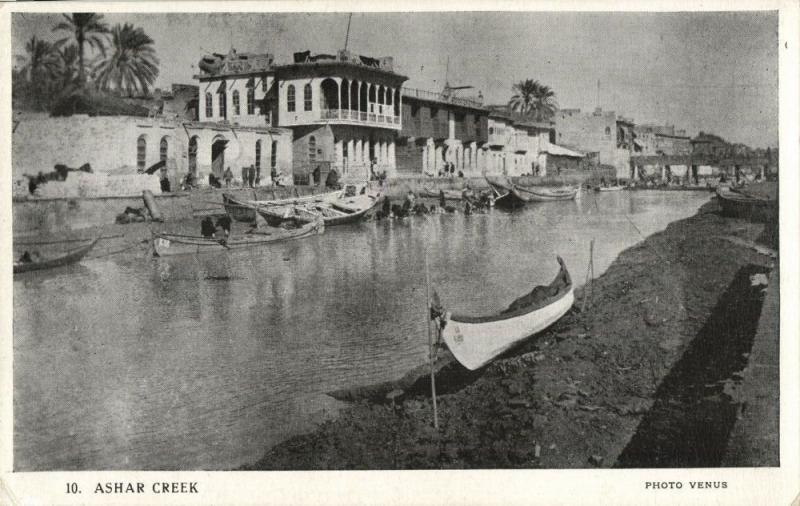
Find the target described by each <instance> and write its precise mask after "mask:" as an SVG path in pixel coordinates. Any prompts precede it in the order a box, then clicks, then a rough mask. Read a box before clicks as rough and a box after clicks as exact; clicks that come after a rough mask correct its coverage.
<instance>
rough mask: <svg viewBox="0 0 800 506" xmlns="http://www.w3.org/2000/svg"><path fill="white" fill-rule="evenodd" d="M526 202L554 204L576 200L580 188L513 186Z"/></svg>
mask: <svg viewBox="0 0 800 506" xmlns="http://www.w3.org/2000/svg"><path fill="white" fill-rule="evenodd" d="M512 189H513V190H516V191H517V192H519V194H520V195H521V198H523V199H524V200H525V201H526V202H552V201H556V200H575V198H576V197H577V196H578V190H579V188H574V187H571V186H564V187H553V188H551V187H548V186H520V185H513V186H512Z"/></svg>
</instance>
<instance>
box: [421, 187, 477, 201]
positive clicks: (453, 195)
mask: <svg viewBox="0 0 800 506" xmlns="http://www.w3.org/2000/svg"><path fill="white" fill-rule="evenodd" d="M440 191H442V192H444V199H445V200H463V198H464V191H463V190H437V189H436V188H427V187H423V188H422V190H420V191H419V194H420V196H422V197H426V198H431V199H438V198H441V195H440V193H439V192H440ZM467 196H468V197H473V196H474V193H473V192H472V190H468V191H467Z"/></svg>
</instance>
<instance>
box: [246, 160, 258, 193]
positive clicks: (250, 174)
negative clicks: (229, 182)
mask: <svg viewBox="0 0 800 506" xmlns="http://www.w3.org/2000/svg"><path fill="white" fill-rule="evenodd" d="M247 182H248V184H249V185H250V188H255V184H256V166H255V165H252V164H251V165H250V167H249V168H248V169H247Z"/></svg>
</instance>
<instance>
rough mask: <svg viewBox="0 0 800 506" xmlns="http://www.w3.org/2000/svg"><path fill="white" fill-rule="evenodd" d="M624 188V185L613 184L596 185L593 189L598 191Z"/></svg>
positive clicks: (616, 190)
mask: <svg viewBox="0 0 800 506" xmlns="http://www.w3.org/2000/svg"><path fill="white" fill-rule="evenodd" d="M624 189H625V187H624V186H622V185H619V184H616V185H614V186H598V187H597V188H595V189H594V190H595V191H598V192H618V191H620V190H624Z"/></svg>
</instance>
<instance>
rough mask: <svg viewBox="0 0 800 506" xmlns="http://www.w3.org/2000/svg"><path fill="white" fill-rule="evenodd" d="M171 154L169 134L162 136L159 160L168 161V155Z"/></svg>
mask: <svg viewBox="0 0 800 506" xmlns="http://www.w3.org/2000/svg"><path fill="white" fill-rule="evenodd" d="M168 156H169V139H167V136H166V135H165V136H164V137H162V138H161V143H160V144H159V146H158V160H159V161H160V162H166V161H167V157H168Z"/></svg>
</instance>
